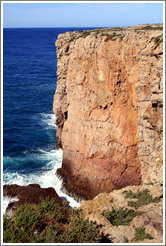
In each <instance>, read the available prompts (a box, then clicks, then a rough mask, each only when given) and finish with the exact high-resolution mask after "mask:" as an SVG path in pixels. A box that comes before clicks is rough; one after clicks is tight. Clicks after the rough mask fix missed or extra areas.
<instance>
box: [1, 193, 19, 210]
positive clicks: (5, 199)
mask: <svg viewBox="0 0 166 246" xmlns="http://www.w3.org/2000/svg"><path fill="white" fill-rule="evenodd" d="M18 200H19V199H18V197H9V196H4V197H3V214H5V212H6V208H7V206H8V204H9V203H10V202H16V201H18Z"/></svg>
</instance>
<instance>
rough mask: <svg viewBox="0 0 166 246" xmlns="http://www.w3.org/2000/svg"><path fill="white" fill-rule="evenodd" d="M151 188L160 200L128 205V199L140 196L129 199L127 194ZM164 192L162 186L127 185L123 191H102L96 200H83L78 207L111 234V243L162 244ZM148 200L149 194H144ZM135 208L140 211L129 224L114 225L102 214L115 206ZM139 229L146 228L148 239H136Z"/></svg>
mask: <svg viewBox="0 0 166 246" xmlns="http://www.w3.org/2000/svg"><path fill="white" fill-rule="evenodd" d="M145 189H146V190H148V191H149V192H150V194H151V195H152V197H153V198H160V199H159V200H157V202H150V203H148V199H147V204H144V205H142V206H140V207H139V208H134V207H132V206H129V205H128V202H129V201H138V199H132V198H130V199H129V198H128V199H127V198H126V197H125V194H126V192H128V191H131V192H132V193H134V194H137V193H138V192H140V191H144V190H145ZM162 195H163V191H162V187H161V186H154V185H143V186H128V187H125V188H123V189H120V190H115V191H113V192H111V193H109V194H106V193H101V194H99V195H98V196H96V197H95V198H94V199H93V200H90V201H84V202H83V203H82V204H81V206H80V207H79V208H80V209H81V210H82V211H83V216H84V217H85V218H88V219H89V220H90V221H93V222H96V223H97V224H98V225H100V227H101V232H103V233H104V234H105V235H107V236H108V238H109V239H110V240H111V242H112V243H125V242H126V243H127V242H130V243H134V242H135V243H162V242H163V199H162ZM145 200H146V197H145ZM113 208H114V209H115V210H119V209H120V208H122V209H132V210H133V209H134V210H135V211H137V212H139V213H140V214H138V215H137V216H135V217H134V218H133V219H132V221H131V222H130V223H129V225H118V226H113V225H112V224H111V222H110V221H109V220H108V219H107V218H106V217H105V216H104V215H103V214H104V212H105V211H108V210H109V211H112V209H113ZM136 228H141V230H145V233H147V234H149V235H150V236H147V237H149V238H144V239H143V240H140V239H139V240H136V239H135V234H136Z"/></svg>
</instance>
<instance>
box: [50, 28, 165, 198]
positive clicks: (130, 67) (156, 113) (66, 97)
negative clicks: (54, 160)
mask: <svg viewBox="0 0 166 246" xmlns="http://www.w3.org/2000/svg"><path fill="white" fill-rule="evenodd" d="M56 47H57V58H58V71H57V75H58V82H57V89H56V93H55V97H54V111H55V115H56V125H57V137H58V143H59V146H62V149H63V163H62V168H61V169H59V170H58V174H59V175H60V176H61V177H63V181H64V187H65V188H66V189H67V190H68V192H70V194H73V195H75V196H76V195H78V196H82V197H83V198H85V199H91V198H94V197H95V196H96V195H98V194H99V193H101V192H111V191H113V190H115V189H120V188H122V187H125V186H128V185H140V184H141V183H148V182H153V183H155V184H161V183H162V165H163V164H162V163H163V161H162V156H163V149H162V148H163V76H162V72H163V60H162V58H163V31H162V25H140V26H133V27H129V28H107V29H97V30H92V31H83V32H70V33H69V32H68V33H64V34H60V35H59V36H58V40H57V42H56Z"/></svg>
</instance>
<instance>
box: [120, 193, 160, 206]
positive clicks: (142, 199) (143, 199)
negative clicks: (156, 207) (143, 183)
mask: <svg viewBox="0 0 166 246" xmlns="http://www.w3.org/2000/svg"><path fill="white" fill-rule="evenodd" d="M125 198H128V199H129V198H130V199H132V198H136V199H137V201H129V202H128V205H129V206H130V207H134V208H139V207H141V206H143V205H145V204H149V203H157V202H160V197H155V198H153V197H152V195H151V194H150V191H149V190H148V189H144V190H142V191H140V192H138V193H136V194H135V193H133V192H132V191H131V190H130V191H127V192H125Z"/></svg>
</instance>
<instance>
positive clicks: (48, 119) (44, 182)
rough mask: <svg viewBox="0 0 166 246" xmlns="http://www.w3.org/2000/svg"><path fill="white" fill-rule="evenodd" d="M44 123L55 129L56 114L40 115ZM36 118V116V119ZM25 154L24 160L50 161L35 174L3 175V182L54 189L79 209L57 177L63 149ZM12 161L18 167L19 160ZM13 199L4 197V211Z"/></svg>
mask: <svg viewBox="0 0 166 246" xmlns="http://www.w3.org/2000/svg"><path fill="white" fill-rule="evenodd" d="M39 115H40V117H41V120H42V122H43V123H44V125H45V127H46V128H47V127H48V128H50V127H51V128H52V127H55V129H56V125H55V114H53V113H52V114H46V113H40V114H39ZM35 117H36V116H34V118H35ZM24 154H26V155H27V157H25V156H24V157H23V158H24V159H25V158H27V159H31V158H32V159H36V160H39V159H42V160H46V161H48V163H47V164H46V165H45V166H44V167H43V168H40V170H39V171H37V172H34V173H28V174H22V173H18V172H7V173H4V174H3V180H4V184H18V185H22V186H24V185H28V184H32V183H36V184H39V185H40V186H41V187H42V188H48V187H53V188H54V189H55V190H56V192H57V194H58V195H59V197H61V198H62V199H65V200H67V201H68V202H69V204H70V206H71V207H78V206H79V205H80V203H79V202H77V201H76V200H75V199H74V198H73V197H70V196H68V195H67V194H65V193H64V192H63V191H62V180H61V179H59V178H58V177H57V175H56V171H57V169H58V168H60V167H61V165H62V159H63V151H62V150H61V149H58V150H51V151H45V150H42V149H39V150H38V151H37V152H36V153H34V152H33V153H32V152H31V153H30V152H29V151H28V152H26V151H24ZM11 161H14V164H13V165H17V158H16V159H15V160H13V159H12V158H11ZM10 199H11V198H7V197H4V200H3V204H4V206H3V211H5V210H6V207H7V205H8V203H9V202H10V201H11V200H10Z"/></svg>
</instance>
